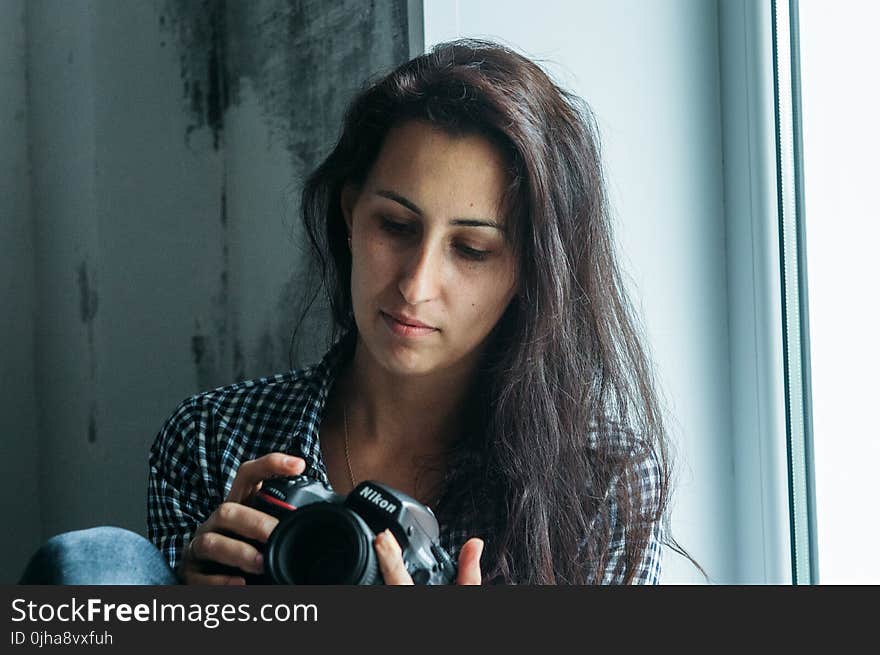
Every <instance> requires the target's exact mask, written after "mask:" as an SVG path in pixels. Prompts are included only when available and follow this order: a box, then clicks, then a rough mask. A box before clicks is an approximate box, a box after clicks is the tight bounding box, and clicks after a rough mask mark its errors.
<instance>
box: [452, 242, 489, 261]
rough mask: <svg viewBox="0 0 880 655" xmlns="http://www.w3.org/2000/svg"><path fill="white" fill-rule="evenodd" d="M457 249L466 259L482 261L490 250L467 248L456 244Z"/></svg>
mask: <svg viewBox="0 0 880 655" xmlns="http://www.w3.org/2000/svg"><path fill="white" fill-rule="evenodd" d="M458 251H459V252H460V253H461V254H462V255H464V256H465V257H467V258H468V259H472V260H474V261H478V262H480V261H483V260H484V259H486V257H488V256H489V254H490V251H488V250H476V249H475V248H469V247H467V246H458Z"/></svg>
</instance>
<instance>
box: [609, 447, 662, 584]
mask: <svg viewBox="0 0 880 655" xmlns="http://www.w3.org/2000/svg"><path fill="white" fill-rule="evenodd" d="M661 476H662V472H661V468H660V464H659V462H658V461H657V459H656V456H655V455H654V454H653V453H651V454H650V455H648V456H645V457H641V458H639V459H638V462H637V465H636V475H635V479H636V480H638V483H639V484H640V485H641V499H642V507H641V514H642V516H646V517H647V516H653V515H654V514H655V513H656V510H657V506H658V504H659V502H660V486H661V482H662V478H661ZM617 516H618V515H617V506H616V504H615V503H612V504H611V526H612V538H611V542H610V546H609V548H610V552H609V554H608V560H607V561H608V563H607V566H606V568H605V573H604V575H603V579H602V584H608V585H613V584H623V583H624V580H625V578H626V569H625V568H624V566H623V562H624V561H625V558H626V554H625V547H626V534H625V530H624V528H623V525H622V524H621V523H620V521H618V518H617ZM663 534H664V533H663V522H662V521H652V522H651V527H650V534H649V537H648V543H647V546H646V548H645V550H644V552H643V553H642V556H641V558H640V559H639V561H638V563H637V564H636V570H635V575H634V576H633V579H632V584H639V585H641V584H648V585H655V584H659V582H660V571H661V564H662V557H663V545H662V541H663Z"/></svg>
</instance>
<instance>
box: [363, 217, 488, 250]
mask: <svg viewBox="0 0 880 655" xmlns="http://www.w3.org/2000/svg"><path fill="white" fill-rule="evenodd" d="M380 227H381V229H382V231H383V232H386V233H387V234H390V235H391V236H393V237H399V238H406V237H411V236H414V235H415V234H416V233H417V232H418V228H416V227H414V226H413V224H412V223H400V222H398V221H392V220H391V219H389V218H386V217H382V218H381V219H380ZM455 248H456V250H458V252H459V253H460V254H461V255H462V257H464V258H465V259H469V260H471V261H483V260H485V259H486V258H487V257H488V256H489V255H490V254H492V251H491V250H478V249H476V248H471V247H470V246H466V245H464V244H458V245H456V247H455Z"/></svg>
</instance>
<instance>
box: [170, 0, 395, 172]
mask: <svg viewBox="0 0 880 655" xmlns="http://www.w3.org/2000/svg"><path fill="white" fill-rule="evenodd" d="M159 25H160V27H161V28H162V29H163V30H164V31H168V32H170V33H171V34H172V35H173V37H174V38H175V40H176V42H177V44H178V47H179V52H180V64H181V80H182V82H183V93H184V98H185V100H186V102H187V104H188V107H189V111H190V115H191V118H192V121H193V122H192V124H191V125H190V127H189V131H191V130H193V129H198V128H200V127H204V126H207V127H209V128H210V129H211V131H212V133H213V135H214V144H215V146H214V147H215V148H218V147H219V144H220V142H221V141H222V134H223V117H224V114H225V112H226V111H227V109H228V108H229V106H230V105H231V104H238V102H239V95H240V91H241V85H242V81H243V80H244V79H247V80H248V81H249V83H250V84H251V86H252V88H253V89H254V91H255V92H256V94H257V96H258V98H259V101H260V104H261V106H262V108H263V111H264V113H265V118H266V119H267V120H268V121H269V122H270V124H271V125H272V127H273V129H274V130H275V131H276V133H277V135H278V137H279V138H281V139H282V140H283V141H284V142H285V144H286V147H287V148H288V150H289V151H290V153H291V155H293V156H294V157H295V158H296V159H297V160H298V161H299V163H301V164H302V165H305V166H306V167H307V168H312V167H314V166H315V165H317V163H318V161H319V157H320V156H321V155H323V154H324V153H325V151H326V149H327V147H328V146H329V145H330V144H331V143H332V141H333V140H334V139H335V137H336V136H337V133H338V130H339V126H340V124H341V119H342V115H343V112H344V109H345V105H346V101H347V100H348V99H349V97H350V96H351V95H352V94H353V93H354V92H355V91H357V90H358V89H360V88H361V87H362V86H363V84H364V81H365V78H366V77H368V76H371V75H375V74H377V73H380V72H384V71H385V70H387V69H388V68H390V67H391V66H393V65H396V64H398V63H400V62H402V61H404V60H406V58H407V57H408V54H409V44H408V41H407V38H408V36H407V35H408V30H407V3H406V0H388V1H386V2H378V3H377V2H362V1H361V0H337V1H335V2H326V1H324V0H259V1H255V2H227V1H226V0H216V1H214V2H212V1H211V0H201V1H200V2H192V1H187V0H166V1H165V2H164V4H163V5H162V10H161V11H160V14H159Z"/></svg>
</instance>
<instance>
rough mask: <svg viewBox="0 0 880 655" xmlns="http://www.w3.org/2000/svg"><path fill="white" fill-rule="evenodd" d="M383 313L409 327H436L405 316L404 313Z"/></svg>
mask: <svg viewBox="0 0 880 655" xmlns="http://www.w3.org/2000/svg"><path fill="white" fill-rule="evenodd" d="M383 314H385V315H387V316H390V317H391V318H393V319H394V320H395V321H397V322H398V323H403V324H404V325H409V326H410V327H418V328H430V329H432V330H436V329H437V328H435V327H434V326H433V325H428V324H427V323H422V322H421V321H419V320H416V319H414V318H411V317H409V316H407V315H406V314H395V313H392V312H383Z"/></svg>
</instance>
